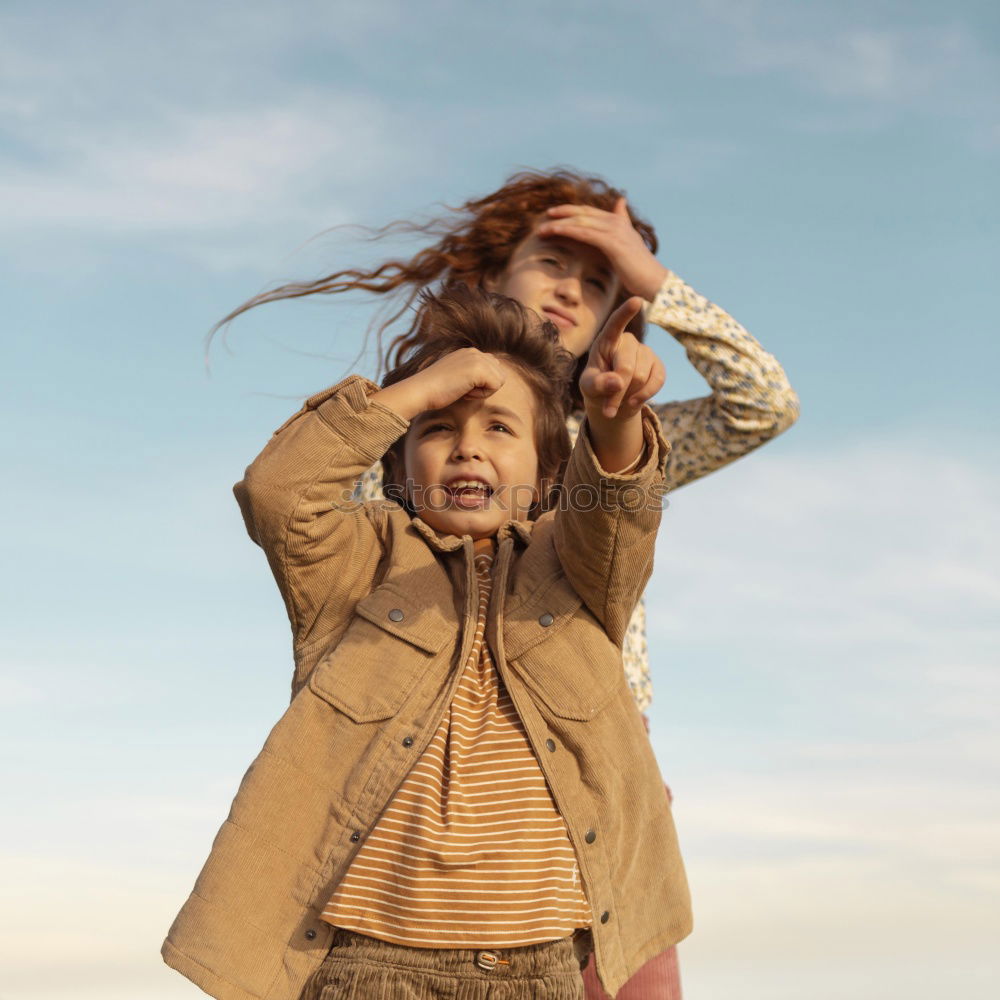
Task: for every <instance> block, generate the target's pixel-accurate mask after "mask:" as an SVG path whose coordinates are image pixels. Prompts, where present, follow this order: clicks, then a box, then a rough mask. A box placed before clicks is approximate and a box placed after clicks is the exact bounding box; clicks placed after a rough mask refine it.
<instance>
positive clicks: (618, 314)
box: [580, 296, 666, 422]
mask: <svg viewBox="0 0 1000 1000" xmlns="http://www.w3.org/2000/svg"><path fill="white" fill-rule="evenodd" d="M641 308H642V299H640V298H638V297H635V296H633V297H632V298H630V299H627V300H626V301H625V302H623V303H622V304H621V305H620V306H619V307H618V308H617V309H616V310H615V311H614V312H613V313H612V314H611V315H610V316H609V317H608V321H607V322H606V323H605V324H604V329H603V330H601V332H600V333H599V334H598V335H597V338H596V339H595V340H594V343H593V344H592V345H591V348H590V355H589V357H588V358H587V366H586V367H585V368H584V370H583V374H582V375H581V376H580V393H581V395H582V396H583V399H584V403H585V406H586V409H587V415H588V416H589V417H591V418H592V422H593V418H596V417H602V418H604V419H605V420H613V419H619V420H628V419H631V418H632V417H635V416H636V415H637V414H638V412H639V410H640V409H642V404H643V403H645V402H646V401H647V400H648V399H651V398H652V397H653V396H655V395H656V393H658V392H659V391H660V389H661V388H662V387H663V383H664V381H665V379H666V371H665V369H664V367H663V362H661V361H660V359H659V358H658V357H657V356H656V355H655V354H654V353H653V351H652V350H651V349H650V348H649V347H647V346H646V345H645V344H643V343H640V342H639V341H638V340H637V339H636V338H635V337H634V336H633V335H632V334H631V333H629V332H628V331H626V329H625V327H626V326H627V325H628V323H629V321H630V320H631V319H632V317H633V316H635V315H636V314H637V313H638V312H639V310H640V309H641Z"/></svg>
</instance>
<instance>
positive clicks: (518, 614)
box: [503, 574, 583, 660]
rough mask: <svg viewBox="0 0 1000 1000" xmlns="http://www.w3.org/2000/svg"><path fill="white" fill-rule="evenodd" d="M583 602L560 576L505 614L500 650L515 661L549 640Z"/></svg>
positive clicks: (571, 617) (560, 629) (562, 627)
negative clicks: (502, 648) (502, 649)
mask: <svg viewBox="0 0 1000 1000" xmlns="http://www.w3.org/2000/svg"><path fill="white" fill-rule="evenodd" d="M582 603H583V601H582V600H581V598H580V595H579V594H577V592H576V591H575V590H573V588H572V587H571V586H570V585H569V583H568V581H566V579H565V578H564V577H563V576H562V574H560V575H559V576H558V577H556V578H554V579H552V580H549V581H548V583H547V584H545V585H543V586H541V587H539V588H537V590H535V592H534V593H533V594H529V595H528V597H527V598H526V599H525V600H524V601H522V602H521V603H520V604H517V605H515V606H513V607H510V608H508V610H507V612H506V614H505V621H504V633H503V647H504V652H505V654H506V656H507V659H508V660H516V659H517V658H518V657H519V656H522V655H523V654H524V653H526V652H527V651H528V650H529V649H531V647H532V646H535V645H537V644H538V643H540V642H544V641H545V640H546V639H551V638H552V637H553V636H554V635H557V634H558V633H559V632H561V631H562V630H563V629H564V628H565V627H566V625H568V624H569V622H570V621H571V620H572V619H573V616H574V615H575V614H576V613H577V611H578V610H579V608H580V605H581V604H582Z"/></svg>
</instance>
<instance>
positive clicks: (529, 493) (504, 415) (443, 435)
mask: <svg viewBox="0 0 1000 1000" xmlns="http://www.w3.org/2000/svg"><path fill="white" fill-rule="evenodd" d="M500 363H501V364H502V365H503V367H504V369H505V371H506V373H507V381H506V382H504V384H503V385H502V386H501V387H500V388H499V389H498V390H497V391H496V392H494V393H493V395H492V396H488V397H486V398H481V397H476V396H464V397H462V399H459V400H456V401H455V402H454V403H451V404H450V405H449V406H445V407H444V408H442V409H440V410H427V411H425V412H424V413H421V414H419V415H418V416H416V417H415V418H414V419H413V420H412V421H411V423H410V427H409V430H408V431H407V433H406V439H405V442H404V446H403V459H404V462H405V468H406V473H405V474H406V480H407V482H406V489H407V493H408V495H409V498H410V501H411V503H412V504H413V507H414V509H415V511H416V513H417V515H418V516H419V517H420V518H421V520H423V521H425V522H426V523H427V524H428V525H430V526H431V527H432V528H433V529H434V530H435V531H437V532H440V533H441V534H446V535H471V536H472V537H473V538H487V537H489V536H491V535H494V534H496V531H497V529H498V528H499V527H500V525H502V524H503V523H504V521H506V520H508V519H513V520H525V519H526V518H527V516H528V512H529V511H530V510H531V506H532V504H534V502H535V501H536V500H537V499H538V496H539V490H540V484H539V481H538V451H537V449H536V447H535V399H534V395H533V393H532V391H531V389H530V388H529V387H528V383H527V382H525V380H524V379H523V378H522V376H521V375H520V374H519V373H518V371H517V369H516V368H514V367H513V366H511V365H509V364H507V363H506V362H504V361H501V362H500Z"/></svg>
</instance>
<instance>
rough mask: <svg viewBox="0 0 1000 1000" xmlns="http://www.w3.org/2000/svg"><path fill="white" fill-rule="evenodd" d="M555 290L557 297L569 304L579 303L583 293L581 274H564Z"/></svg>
mask: <svg viewBox="0 0 1000 1000" xmlns="http://www.w3.org/2000/svg"><path fill="white" fill-rule="evenodd" d="M555 292H556V298H558V299H559V300H560V301H562V302H564V303H566V304H567V305H571V306H576V305H579V304H580V299H581V296H582V294H583V290H582V286H581V285H580V276H579V275H578V274H576V273H575V272H568V273H566V274H563V275H562V276H561V277H560V278H559V280H558V281H557V282H556V288H555Z"/></svg>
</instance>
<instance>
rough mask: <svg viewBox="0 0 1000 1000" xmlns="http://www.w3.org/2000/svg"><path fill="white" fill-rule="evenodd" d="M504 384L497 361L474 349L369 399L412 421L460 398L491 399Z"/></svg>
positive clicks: (457, 353) (456, 353) (466, 349)
mask: <svg viewBox="0 0 1000 1000" xmlns="http://www.w3.org/2000/svg"><path fill="white" fill-rule="evenodd" d="M506 381H507V375H506V372H505V371H504V368H503V365H502V364H501V363H500V362H499V361H498V360H497V359H496V357H494V356H493V355H492V354H486V353H485V352H484V351H480V350H478V349H477V348H475V347H463V348H460V349H459V350H457V351H453V352H452V353H451V354H446V355H445V356H444V357H443V358H439V359H438V360H437V361H435V362H434V364H432V365H428V366H427V367H426V368H425V369H424V370H423V371H420V372H417V374H416V375H411V376H410V377H409V378H405V379H403V380H402V381H401V382H396V383H395V384H394V385H389V386H386V387H385V388H384V389H380V390H379V391H378V392H376V393H375V394H374V395H373V396H372V397H371V398H372V402H377V403H381V404H382V405H383V406H387V407H388V408H389V409H390V410H392V411H393V412H394V413H398V414H399V415H400V416H401V417H403V418H404V419H405V420H412V419H413V418H414V417H415V416H417V414H418V413H423V412H424V411H426V410H439V409H441V408H442V407H445V406H448V405H449V404H450V403H454V402H455V400H456V399H461V398H462V397H463V396H475V397H479V398H486V397H487V396H492V395H493V393H495V392H496V391H497V389H499V388H500V387H501V386H502V385H503V384H504V382H506Z"/></svg>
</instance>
